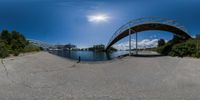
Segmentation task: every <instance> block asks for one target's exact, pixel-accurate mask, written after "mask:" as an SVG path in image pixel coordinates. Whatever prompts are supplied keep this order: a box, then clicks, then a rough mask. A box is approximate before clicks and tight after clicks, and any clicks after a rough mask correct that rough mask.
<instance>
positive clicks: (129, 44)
mask: <svg viewBox="0 0 200 100" xmlns="http://www.w3.org/2000/svg"><path fill="white" fill-rule="evenodd" d="M129 56H131V29H130V28H129Z"/></svg>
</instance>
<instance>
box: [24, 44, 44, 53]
mask: <svg viewBox="0 0 200 100" xmlns="http://www.w3.org/2000/svg"><path fill="white" fill-rule="evenodd" d="M32 51H40V48H39V47H37V46H35V45H33V44H31V43H29V44H28V45H26V46H25V47H24V49H23V51H22V52H24V53H25V52H32Z"/></svg>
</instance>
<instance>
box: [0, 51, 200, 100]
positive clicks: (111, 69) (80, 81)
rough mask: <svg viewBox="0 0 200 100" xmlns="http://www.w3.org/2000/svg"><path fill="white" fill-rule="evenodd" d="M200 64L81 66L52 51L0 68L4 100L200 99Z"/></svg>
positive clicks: (137, 60) (146, 61)
mask: <svg viewBox="0 0 200 100" xmlns="http://www.w3.org/2000/svg"><path fill="white" fill-rule="evenodd" d="M199 65H200V60H199V59H193V58H176V57H168V56H167V57H124V58H122V59H115V60H111V61H105V62H102V63H93V64H90V63H76V61H70V60H67V59H64V58H61V57H58V56H55V55H52V54H49V53H47V52H38V53H33V54H26V55H23V56H20V57H9V58H6V59H3V60H2V62H1V63H0V87H1V88H0V99H1V100H6V99H7V100H88V99H90V100H116V99H117V100H130V99H131V100H138V99H147V100H183V99H187V100H198V99H200V97H199V94H200V67H199Z"/></svg>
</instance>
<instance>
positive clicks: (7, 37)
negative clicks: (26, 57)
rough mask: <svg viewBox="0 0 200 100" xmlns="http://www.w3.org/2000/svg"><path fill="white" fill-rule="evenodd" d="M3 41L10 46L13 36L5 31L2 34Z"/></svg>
mask: <svg viewBox="0 0 200 100" xmlns="http://www.w3.org/2000/svg"><path fill="white" fill-rule="evenodd" d="M1 39H2V40H3V41H5V42H6V43H7V44H10V43H11V40H12V34H11V33H10V32H9V31H8V30H3V31H2V32H1Z"/></svg>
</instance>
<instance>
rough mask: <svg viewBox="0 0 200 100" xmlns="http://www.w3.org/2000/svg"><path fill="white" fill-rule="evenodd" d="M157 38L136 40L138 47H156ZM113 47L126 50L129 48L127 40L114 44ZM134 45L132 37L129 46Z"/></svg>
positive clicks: (133, 46) (132, 46)
mask: <svg viewBox="0 0 200 100" xmlns="http://www.w3.org/2000/svg"><path fill="white" fill-rule="evenodd" d="M158 40H159V39H152V40H150V39H143V40H141V41H138V48H150V47H156V46H157V45H158ZM114 47H115V48H117V49H119V50H126V49H128V48H129V42H128V41H127V42H124V43H120V44H116V45H114ZM135 47H136V41H135V40H134V39H133V40H132V41H131V48H132V49H133V48H135Z"/></svg>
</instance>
